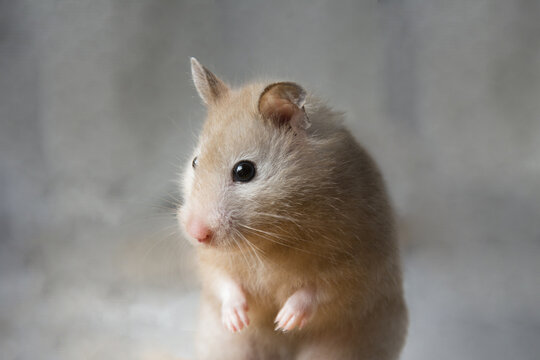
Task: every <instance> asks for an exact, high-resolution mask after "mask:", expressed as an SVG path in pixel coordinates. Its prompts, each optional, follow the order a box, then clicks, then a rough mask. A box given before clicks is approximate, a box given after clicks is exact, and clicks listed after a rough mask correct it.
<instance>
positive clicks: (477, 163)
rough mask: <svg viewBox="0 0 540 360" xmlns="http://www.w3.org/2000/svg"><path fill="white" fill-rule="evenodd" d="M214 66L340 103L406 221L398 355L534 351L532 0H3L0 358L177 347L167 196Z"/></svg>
mask: <svg viewBox="0 0 540 360" xmlns="http://www.w3.org/2000/svg"><path fill="white" fill-rule="evenodd" d="M190 56H196V57H198V58H199V60H200V61H201V62H203V63H204V64H205V65H207V66H208V67H209V68H211V69H212V70H215V72H216V73H218V74H219V75H221V76H222V77H223V78H224V79H226V80H228V81H230V82H231V83H233V84H240V83H242V82H244V81H247V80H249V79H250V78H251V77H253V76H258V75H270V76H275V77H282V78H284V79H293V80H296V81H298V82H300V83H302V84H304V85H305V87H307V88H309V89H311V90H313V91H315V92H316V93H318V94H320V95H321V96H323V97H325V98H327V99H329V100H330V102H331V103H332V104H334V105H335V107H337V108H339V109H341V110H344V111H346V112H347V113H348V120H347V121H348V124H349V126H350V128H351V129H352V130H353V132H354V133H355V135H356V136H357V138H358V139H360V140H361V141H362V142H363V143H364V144H365V145H366V146H367V147H368V148H369V149H370V150H371V152H372V153H373V154H374V156H375V157H376V159H377V160H378V161H379V163H380V165H381V167H382V169H383V172H384V173H385V176H386V179H387V182H388V184H389V187H390V190H391V193H392V197H393V199H394V202H395V205H396V208H397V210H398V214H399V219H400V224H401V226H402V235H403V237H402V238H403V255H404V267H405V276H406V278H405V279H406V281H405V282H406V284H405V287H406V293H407V299H408V302H409V305H410V313H411V314H410V315H411V325H410V335H409V339H408V342H407V345H406V347H405V350H404V353H403V357H402V358H403V359H404V360H409V359H415V360H421V359H441V360H446V359H449V360H450V359H477V360H479V359H490V360H492V359H501V360H503V359H537V358H538V354H539V353H540V342H539V341H538V339H539V338H540V260H539V259H540V226H539V224H540V2H538V1H535V0H474V1H471V0H454V1H444V0H402V1H399V0H381V1H378V2H377V1H375V0H370V1H368V0H365V1H353V0H350V1H330V0H326V1H323V0H312V1H307V0H306V1H295V2H293V4H290V3H289V2H285V1H262V0H256V1H253V0H250V1H247V0H246V1H172V0H137V1H122V0H76V1H75V0H73V1H67V0H34V1H29V0H15V1H14V0H11V1H9V0H2V1H0V234H1V235H0V358H1V359H6V360H11V359H21V360H26V359H150V358H154V356H157V355H160V354H162V355H167V354H168V355H170V356H188V357H189V356H192V351H193V348H192V339H193V335H194V333H193V329H194V324H195V318H196V309H197V296H198V295H197V286H196V282H195V281H194V279H193V274H192V271H191V270H190V269H191V265H190V260H191V258H192V257H191V252H190V248H189V246H187V244H186V243H185V241H184V240H183V239H181V238H180V236H179V235H178V234H177V231H176V229H175V223H174V219H173V218H172V216H171V213H172V208H173V205H174V203H175V202H176V200H177V197H178V195H177V191H176V185H175V183H174V181H175V179H176V173H177V171H178V169H179V166H180V165H182V164H183V162H184V161H185V160H186V158H187V156H188V154H189V150H190V148H191V146H192V145H193V143H194V136H193V134H194V133H196V132H197V130H198V129H199V128H200V124H201V120H202V118H203V116H204V109H203V108H202V106H201V105H200V102H199V100H198V98H197V97H196V93H195V90H194V88H193V86H192V84H191V81H190V73H189V57H190Z"/></svg>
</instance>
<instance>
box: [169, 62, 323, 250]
mask: <svg viewBox="0 0 540 360" xmlns="http://www.w3.org/2000/svg"><path fill="white" fill-rule="evenodd" d="M191 70H192V76H193V81H194V84H195V87H196V89H197V92H198V93H199V95H200V97H201V98H202V100H203V102H204V103H205V104H206V106H207V119H206V122H205V124H204V126H203V129H202V132H201V134H200V137H199V141H198V144H197V146H196V149H195V151H194V153H193V156H192V157H191V159H190V161H189V164H187V166H186V169H185V172H184V174H183V179H182V180H183V182H182V185H183V193H184V199H185V201H184V204H183V205H182V207H180V208H179V213H178V219H179V223H180V227H181V228H182V229H183V230H184V231H185V233H186V235H187V237H188V238H189V239H190V241H191V242H192V243H194V244H196V245H198V246H210V247H221V248H223V249H227V248H229V249H234V248H237V247H242V246H246V245H248V246H252V245H255V246H256V245H257V244H258V243H259V244H260V243H263V242H265V243H266V244H272V243H280V242H283V241H286V239H285V238H284V237H283V236H278V234H284V232H285V231H287V232H288V234H289V236H290V234H291V233H294V231H298V226H296V225H297V222H296V221H295V220H294V216H293V215H294V214H293V212H294V209H295V208H297V206H298V205H299V204H301V203H302V202H303V201H304V199H307V198H310V199H312V197H309V196H308V193H309V191H313V192H315V191H316V190H317V189H316V188H315V187H311V186H310V181H306V176H305V174H306V172H311V173H312V171H314V170H315V169H316V166H315V165H314V164H313V160H314V159H316V157H317V154H316V153H314V151H313V149H312V146H310V141H309V136H308V133H307V129H308V128H309V126H310V122H309V119H308V117H307V115H306V112H305V110H304V102H305V99H306V92H305V91H304V89H303V88H302V87H300V86H299V85H297V84H295V83H291V82H279V83H272V84H264V83H256V84H251V85H247V86H245V87H243V88H240V89H232V88H230V87H229V86H228V85H226V84H225V83H224V82H223V81H222V80H220V79H219V78H218V77H217V76H216V75H214V74H212V73H211V72H210V71H209V70H208V69H206V68H205V67H203V66H202V65H201V64H199V62H197V60H195V59H193V58H192V59H191ZM302 169H303V170H302ZM310 180H311V179H310ZM310 202H312V201H311V200H310ZM305 205H309V204H303V209H306V208H309V206H307V207H306V206H305ZM293 227H294V229H292V228H293Z"/></svg>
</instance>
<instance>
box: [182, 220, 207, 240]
mask: <svg viewBox="0 0 540 360" xmlns="http://www.w3.org/2000/svg"><path fill="white" fill-rule="evenodd" d="M185 226H186V232H187V233H188V234H189V235H190V236H191V237H193V238H194V239H197V241H199V242H200V243H208V242H210V240H211V239H212V235H213V231H212V230H211V229H210V227H209V226H208V225H206V224H205V223H204V221H202V220H200V219H199V218H196V217H190V218H189V220H188V221H187V223H186V225H185Z"/></svg>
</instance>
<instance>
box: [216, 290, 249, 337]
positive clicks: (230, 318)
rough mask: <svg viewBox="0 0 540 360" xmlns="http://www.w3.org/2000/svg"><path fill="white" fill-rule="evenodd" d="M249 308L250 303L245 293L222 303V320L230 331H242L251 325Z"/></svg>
mask: <svg viewBox="0 0 540 360" xmlns="http://www.w3.org/2000/svg"><path fill="white" fill-rule="evenodd" d="M248 310H249V308H248V304H247V301H246V298H245V297H244V296H243V295H241V296H235V297H232V298H229V299H227V300H225V301H224V302H223V304H222V305H221V321H222V323H223V325H224V326H225V327H226V328H227V329H229V330H230V331H232V332H237V331H241V330H242V329H243V328H245V327H247V326H248V325H249V317H248V316H247V311H248Z"/></svg>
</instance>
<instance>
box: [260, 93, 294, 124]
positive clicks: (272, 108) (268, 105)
mask: <svg viewBox="0 0 540 360" xmlns="http://www.w3.org/2000/svg"><path fill="white" fill-rule="evenodd" d="M264 100H265V101H264V102H262V103H261V104H260V111H261V114H262V115H263V117H265V118H267V119H272V120H273V121H276V122H277V125H279V126H281V125H285V124H287V123H289V121H290V120H291V119H292V117H293V116H294V115H295V114H296V113H297V112H299V111H302V110H300V109H299V108H298V106H296V105H294V104H293V103H291V102H290V101H289V100H286V99H282V98H279V97H276V96H267V97H266V98H265V99H264Z"/></svg>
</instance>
